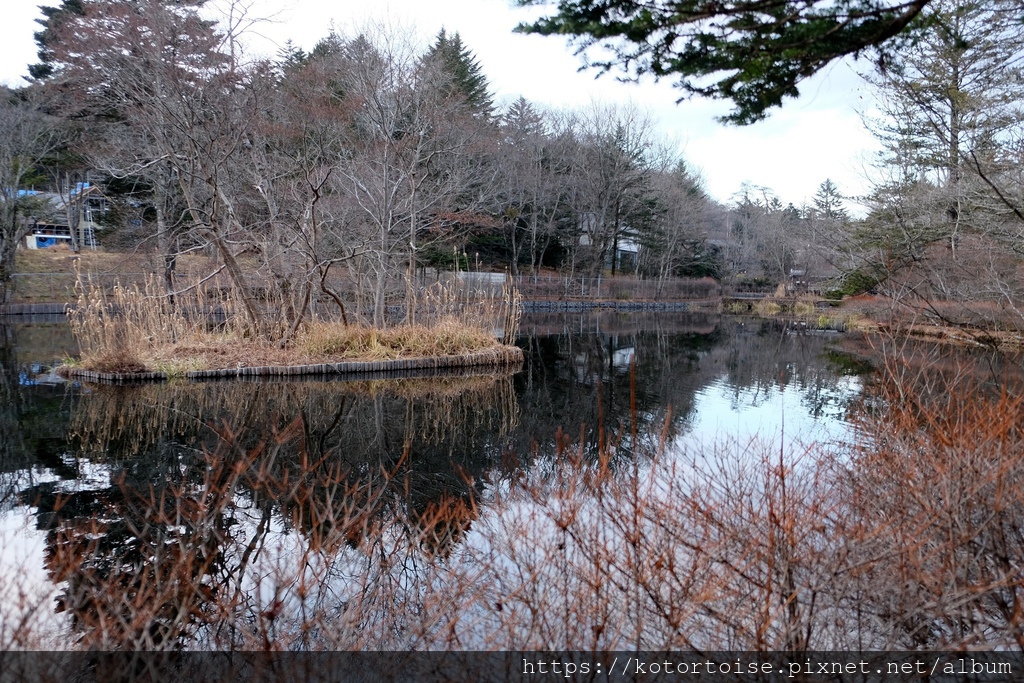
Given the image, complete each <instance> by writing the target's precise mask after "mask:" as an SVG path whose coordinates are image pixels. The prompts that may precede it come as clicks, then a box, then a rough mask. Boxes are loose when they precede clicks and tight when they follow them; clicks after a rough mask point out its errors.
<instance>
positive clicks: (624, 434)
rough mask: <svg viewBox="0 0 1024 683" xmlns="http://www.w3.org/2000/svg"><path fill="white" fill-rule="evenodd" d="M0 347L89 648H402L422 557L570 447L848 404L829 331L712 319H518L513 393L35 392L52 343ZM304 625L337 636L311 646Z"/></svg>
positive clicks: (591, 453)
mask: <svg viewBox="0 0 1024 683" xmlns="http://www.w3.org/2000/svg"><path fill="white" fill-rule="evenodd" d="M0 330H3V334H4V335H5V336H4V338H3V344H2V345H0V361H2V366H3V370H2V373H0V399H2V401H3V402H2V408H0V429H2V430H3V431H2V441H0V449H2V450H0V477H2V480H3V481H4V482H6V484H7V486H6V489H5V491H6V492H5V493H3V494H2V495H4V505H3V508H2V509H3V510H15V511H20V510H24V509H29V510H31V511H33V514H34V524H35V527H36V530H37V532H38V534H40V535H41V538H42V539H43V544H42V545H43V547H44V550H43V557H39V558H38V559H37V561H38V562H39V564H40V565H41V566H43V567H45V571H46V573H47V575H48V579H49V581H50V582H51V584H52V585H53V586H56V587H57V588H56V589H55V593H54V594H53V595H52V596H51V597H48V598H47V599H46V600H47V601H49V600H50V599H51V598H52V599H53V600H54V601H55V602H53V603H51V604H49V605H45V604H44V605H40V606H42V607H44V608H45V609H52V608H53V607H55V608H56V609H57V610H58V611H59V612H60V613H61V614H65V615H68V622H67V627H68V628H70V630H71V632H72V633H73V634H74V639H75V641H76V642H78V643H79V644H80V645H82V646H88V647H102V648H151V647H158V648H167V647H183V646H195V645H205V646H211V647H224V646H231V647H236V646H242V645H244V646H253V647H259V646H262V645H269V644H270V641H269V640H266V639H278V638H284V639H285V641H286V642H291V643H292V646H295V647H314V646H316V647H323V646H325V643H326V645H332V644H333V645H338V644H339V642H340V641H338V640H337V639H338V638H341V636H340V635H339V633H341V632H344V633H345V634H346V635H345V636H344V638H345V639H344V642H343V643H341V644H343V645H344V646H345V647H353V646H354V647H380V646H383V645H382V643H383V642H384V638H385V636H384V635H383V634H384V633H388V634H390V636H388V637H391V638H392V639H391V640H390V641H388V642H390V643H391V644H392V645H395V644H397V645H401V646H407V645H408V644H409V642H411V641H410V640H409V639H410V638H414V636H413V635H411V634H410V633H409V632H408V629H409V628H411V627H410V626H408V624H405V620H406V619H408V620H410V623H413V622H415V623H417V624H419V623H421V622H420V621H419V620H416V619H413V618H412V617H411V616H409V614H415V613H417V610H419V611H422V610H423V609H425V608H424V606H423V604H422V602H421V600H422V598H423V591H424V587H423V585H422V583H421V581H422V577H423V576H424V574H423V566H424V563H428V562H431V561H434V560H437V559H438V558H440V559H443V558H447V557H449V556H450V555H451V554H452V552H453V550H454V549H455V548H457V547H458V546H459V545H460V544H462V543H465V542H466V541H467V538H468V536H469V535H470V534H471V531H472V529H473V526H474V524H477V523H478V522H479V521H480V518H481V515H485V514H486V513H485V512H484V509H485V507H486V501H487V500H488V497H489V496H491V495H493V492H494V491H498V490H502V489H503V487H508V486H510V485H511V482H514V481H515V480H516V479H517V477H519V476H522V475H523V474H524V473H526V472H528V471H530V469H531V468H532V467H533V465H534V464H535V463H538V462H551V458H552V457H553V455H554V454H556V453H557V452H558V451H559V450H560V448H561V449H562V450H564V449H565V446H566V444H569V443H571V444H572V446H573V448H574V449H577V451H576V452H578V453H579V454H581V455H582V457H583V458H596V457H597V456H598V455H599V454H600V453H602V452H609V451H611V452H613V453H614V457H615V458H616V459H618V460H620V461H623V462H628V461H629V460H630V459H633V458H636V457H638V456H641V457H642V456H644V455H645V454H650V453H652V452H654V451H656V450H658V449H659V448H661V446H662V445H663V444H665V443H671V442H673V441H675V440H677V439H678V438H680V437H682V436H684V435H687V434H693V433H703V432H705V431H708V432H709V433H710V430H711V429H712V427H711V426H710V425H712V424H713V423H714V419H718V423H717V424H718V425H719V426H721V425H725V426H727V427H730V428H731V425H732V423H733V421H735V423H736V424H748V425H749V424H751V422H750V417H749V416H750V411H751V410H759V411H761V412H762V413H763V414H764V416H765V420H766V421H767V422H766V424H765V428H771V427H772V425H771V424H770V423H771V417H772V416H773V415H780V414H783V413H782V412H781V411H780V407H784V414H785V416H786V420H787V421H789V420H793V421H794V422H802V423H806V424H812V425H813V424H820V423H822V422H823V421H832V422H833V423H837V421H839V420H841V419H842V417H843V415H844V410H845V405H846V402H847V401H848V400H849V399H850V397H851V395H852V394H854V393H856V391H857V389H858V384H857V382H856V381H853V380H851V379H850V378H849V377H846V376H844V375H843V374H842V373H841V372H837V371H836V370H835V368H834V367H833V366H832V365H830V363H829V362H828V361H827V359H826V358H825V357H824V351H825V348H826V345H827V342H828V341H829V340H828V339H827V338H825V337H822V336H818V335H809V334H804V333H802V331H800V330H798V329H794V328H790V327H787V326H786V325H784V324H772V323H750V322H743V321H737V320H729V319H724V320H723V319H720V318H718V317H717V316H710V315H708V316H678V315H676V316H655V315H646V316H624V315H617V314H605V315H597V316H591V317H581V316H558V315H551V316H547V317H535V318H533V319H527V320H526V321H524V325H523V332H524V336H523V337H522V338H521V339H520V344H521V345H522V346H523V348H524V349H525V350H526V352H527V354H526V355H527V361H526V364H525V367H524V368H523V370H522V372H520V373H518V374H516V375H515V376H492V375H476V376H457V377H456V376H453V377H445V378H440V379H410V380H401V381H392V380H377V381H367V382H323V381H305V382H294V381H293V382H259V383H242V382H221V383H209V384H201V383H171V384H162V385H142V386H134V387H114V386H98V385H53V384H47V383H45V382H41V381H37V380H38V378H39V377H40V376H47V368H46V367H45V362H44V361H43V360H42V359H41V358H40V357H39V354H41V353H45V352H43V351H41V350H40V348H41V347H42V346H43V344H42V341H43V340H44V339H45V338H46V337H47V333H46V332H45V331H40V328H26V329H22V330H18V331H17V333H16V332H15V331H14V329H13V328H12V327H10V326H7V327H3V326H0ZM22 339H29V340H30V345H31V346H32V348H33V350H32V351H31V352H30V353H26V352H25V345H24V344H23V343H22V341H21V340H22ZM56 355H63V354H62V353H59V352H57V353H56ZM51 357H52V356H51ZM33 363H34V364H36V366H37V367H33V365H32V364H33ZM26 377H31V378H33V381H27V380H26ZM723 416H728V417H726V418H725V419H722V418H723ZM714 429H716V430H717V427H714ZM559 433H561V434H563V435H564V436H563V437H562V439H561V442H559V441H558V440H556V438H555V435H556V434H559ZM609 444H613V445H614V447H609ZM24 533H26V534H27V533H28V532H27V531H26V532H24ZM36 538H39V536H36ZM0 542H3V543H11V542H13V541H11V539H10V538H2V539H0ZM467 585H469V586H471V585H472V582H470V583H469V584H467ZM467 590H469V588H467ZM403 601H404V604H405V607H406V608H408V610H411V612H410V613H409V614H406V616H404V617H403V616H401V615H402V614H403V613H402V611H401V609H399V608H398V607H396V605H398V606H401V605H402V604H403ZM0 605H6V606H5V607H4V612H6V614H2V613H0V620H2V619H4V618H10V617H11V615H12V613H13V612H14V611H16V610H15V609H14V608H13V607H11V605H10V603H4V602H2V596H0ZM445 609H456V607H455V606H449V607H447V608H445ZM312 612H315V613H317V614H318V615H320V617H319V618H324V615H330V617H331V619H333V620H335V622H336V623H334V626H333V627H332V629H333V630H332V631H331V633H330V634H326V635H323V638H326V639H327V641H323V640H321V641H318V642H317V643H316V644H315V645H314V644H312V643H310V642H307V641H306V640H305V639H309V638H312V637H313V636H312V635H311V634H314V633H315V632H316V629H312V630H311V629H309V628H306V627H305V626H303V619H304V618H305V617H303V615H304V614H309V613H312ZM338 624H342V626H339V625H338ZM416 628H422V627H421V626H417V627H416ZM338 629H340V631H339V630H338ZM396 634H400V637H397V636H396ZM396 637H397V640H396V639H395V638H396ZM416 637H426V635H425V634H423V633H418V635H416ZM291 638H294V639H296V640H295V641H294V642H292V641H290V640H289V639H291ZM332 638H333V639H335V640H333V641H332V640H330V639H332ZM260 639H265V640H266V642H262V641H261V640H260ZM275 642H276V640H275ZM0 645H4V644H3V643H0ZM276 646H278V645H275V647H276Z"/></svg>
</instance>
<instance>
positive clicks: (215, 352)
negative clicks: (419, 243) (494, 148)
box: [69, 274, 522, 373]
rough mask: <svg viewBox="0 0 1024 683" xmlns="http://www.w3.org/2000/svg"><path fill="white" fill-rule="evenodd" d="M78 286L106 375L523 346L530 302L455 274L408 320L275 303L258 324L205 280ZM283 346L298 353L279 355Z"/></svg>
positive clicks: (94, 359) (428, 293) (82, 331)
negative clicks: (308, 311)
mask: <svg viewBox="0 0 1024 683" xmlns="http://www.w3.org/2000/svg"><path fill="white" fill-rule="evenodd" d="M76 288H77V292H78V300H77V303H76V305H75V306H74V307H73V309H71V310H70V313H69V319H70V320H71V325H72V330H73V332H74V335H75V337H76V339H77V340H78V343H79V349H80V352H81V361H80V362H81V365H82V366H83V367H85V368H87V369H90V370H97V371H101V372H133V371H141V370H147V369H148V370H154V369H160V370H165V371H169V372H172V373H173V372H175V371H177V370H180V369H204V368H206V367H207V366H208V365H209V366H211V367H234V366H236V365H288V364H296V363H298V364H303V363H313V362H322V361H323V360H325V359H331V360H347V359H360V360H381V359H391V358H408V357H414V356H418V357H423V356H445V355H459V354H465V353H472V352H474V351H479V350H481V349H486V348H489V347H494V346H495V345H496V344H497V343H498V342H497V340H501V341H504V342H505V343H507V344H511V343H512V342H514V340H515V337H516V334H517V333H518V327H519V318H520V315H521V308H522V307H521V297H520V296H519V294H518V292H517V291H516V290H515V288H514V287H512V286H511V284H509V283H507V282H506V283H505V284H504V286H502V287H490V288H489V287H482V286H472V285H470V284H466V283H464V282H462V281H460V280H459V279H458V278H452V279H451V280H450V281H447V282H439V283H436V284H434V285H432V286H430V287H427V288H426V289H425V290H424V291H423V292H421V293H420V294H419V296H418V297H417V298H416V301H410V303H409V315H408V316H407V320H406V321H405V323H404V324H402V325H398V326H394V327H385V328H376V327H370V326H364V325H352V326H349V325H347V324H342V323H336V322H332V321H330V320H305V321H304V322H303V321H301V320H292V321H291V322H287V318H288V316H283V315H278V313H280V311H279V310H278V309H281V310H288V311H292V314H293V317H294V307H292V308H289V307H288V306H285V305H283V304H280V305H279V304H275V303H274V302H271V301H269V300H268V301H265V302H264V303H265V306H264V308H265V311H264V312H265V315H266V320H264V321H263V322H262V323H261V325H260V329H254V328H253V326H252V324H251V320H249V317H251V316H250V315H249V314H243V312H242V311H243V307H242V306H241V305H240V304H239V302H238V301H237V297H236V296H234V295H233V294H231V293H230V291H231V290H227V291H226V292H222V291H221V290H219V289H212V288H209V287H207V286H206V285H205V284H202V283H200V284H197V285H195V286H192V287H188V288H186V289H184V290H182V291H180V292H176V293H174V295H173V296H170V295H168V294H167V293H165V292H164V291H162V289H161V285H160V283H159V282H158V281H157V280H156V279H155V278H149V279H147V280H146V282H145V285H144V286H142V287H140V286H138V285H131V286H121V285H116V286H114V287H113V288H106V287H103V286H102V285H100V284H98V283H96V282H93V281H92V280H90V279H89V278H88V276H84V275H82V274H79V277H78V283H77V287H76ZM268 296H269V295H268ZM286 323H287V324H286ZM300 323H301V324H300ZM272 342H277V343H276V344H275V343H272ZM280 347H287V348H294V349H298V351H299V354H298V356H296V357H289V356H288V354H283V353H279V352H277V351H275V349H278V350H279V348H280ZM190 363H191V365H189V364H190ZM218 363H220V365H217V364H218ZM211 364H212V365H211ZM179 366H181V367H179Z"/></svg>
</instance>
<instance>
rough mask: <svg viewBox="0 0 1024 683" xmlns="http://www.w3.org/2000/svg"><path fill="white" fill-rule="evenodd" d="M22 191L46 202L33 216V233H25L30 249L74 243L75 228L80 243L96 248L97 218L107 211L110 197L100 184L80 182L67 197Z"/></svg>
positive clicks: (26, 245)
mask: <svg viewBox="0 0 1024 683" xmlns="http://www.w3.org/2000/svg"><path fill="white" fill-rule="evenodd" d="M19 194H20V195H21V196H31V197H36V198H38V199H39V200H41V204H42V206H41V208H40V209H39V213H38V215H37V216H34V217H33V219H32V227H31V230H30V231H29V234H28V235H26V236H25V247H26V248H27V249H47V248H49V247H55V246H58V245H61V244H67V245H70V244H71V236H72V230H74V231H75V234H77V236H78V244H79V245H80V246H82V247H91V248H93V249H95V248H96V246H97V241H96V230H97V229H98V227H99V225H98V223H97V219H98V218H99V215H100V214H102V213H104V212H105V211H106V210H107V200H106V197H104V196H103V193H102V192H100V189H99V188H98V187H96V186H95V185H92V184H91V183H88V182H85V183H77V184H76V185H75V186H74V187H72V188H71V190H70V191H69V192H68V194H67V196H66V197H65V196H62V195H61V194H60V193H57V192H41V191H37V190H20V191H19ZM69 208H70V209H71V210H70V211H69V210H68V209H69ZM69 216H70V221H69ZM69 222H70V223H72V224H73V225H72V224H69Z"/></svg>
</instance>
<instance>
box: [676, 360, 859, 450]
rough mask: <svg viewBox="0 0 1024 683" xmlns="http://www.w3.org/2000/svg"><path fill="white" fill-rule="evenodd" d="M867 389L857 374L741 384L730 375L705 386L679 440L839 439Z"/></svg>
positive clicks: (803, 442) (688, 442)
mask: <svg viewBox="0 0 1024 683" xmlns="http://www.w3.org/2000/svg"><path fill="white" fill-rule="evenodd" d="M860 391H861V381H860V379H859V378H857V377H842V378H838V379H837V380H836V383H835V384H834V386H831V387H815V388H810V387H806V386H805V387H801V386H799V385H797V384H796V383H790V384H786V385H779V384H773V385H769V386H764V385H762V386H751V387H746V388H739V387H736V386H735V385H734V384H732V383H730V382H729V381H728V380H727V379H726V378H725V377H722V378H719V379H717V380H715V381H714V382H711V383H710V384H708V385H706V386H704V387H703V388H701V389H699V390H698V391H697V392H696V394H695V397H694V408H693V411H692V412H691V413H690V415H688V416H687V419H686V422H685V425H686V426H685V428H684V432H685V433H684V435H683V436H682V437H680V439H679V445H685V444H702V443H703V444H710V443H714V442H716V441H721V440H722V439H728V440H730V441H733V442H735V443H746V442H749V441H750V440H751V439H753V438H755V437H758V438H761V439H768V440H771V441H773V442H777V440H778V439H779V437H780V436H782V437H783V438H784V440H785V442H786V443H787V444H792V443H797V442H798V443H802V444H805V445H806V444H809V443H811V442H817V443H836V442H838V441H842V440H843V439H844V438H845V437H846V435H847V434H848V433H849V425H848V424H847V422H846V421H845V411H846V404H847V402H848V401H849V400H850V399H851V398H853V397H854V396H856V395H858V394H859V393H860Z"/></svg>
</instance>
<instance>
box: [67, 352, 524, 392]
mask: <svg viewBox="0 0 1024 683" xmlns="http://www.w3.org/2000/svg"><path fill="white" fill-rule="evenodd" d="M524 358H525V356H524V354H523V350H522V349H520V348H519V347H518V346H505V345H502V346H497V347H494V348H489V349H483V350H481V351H475V352H473V353H465V354H459V355H451V356H421V357H415V358H395V359H391V360H375V361H340V362H336V363H330V362H328V363H313V364H303V365H254V366H248V365H245V366H239V367H234V368H215V369H212V370H190V371H187V372H183V373H167V372H164V371H148V372H98V371H96V370H88V369H85V368H75V367H68V366H63V367H62V368H61V369H60V370H59V371H58V374H60V375H61V376H63V377H66V378H68V379H79V380H84V381H87V382H99V383H104V384H133V383H139V382H166V381H168V380H171V379H179V378H180V379H184V380H188V381H205V380H216V379H244V378H267V379H269V378H278V379H280V378H293V377H313V376H322V377H332V378H350V379H384V378H385V377H378V375H390V376H393V377H395V378H404V377H411V376H420V377H423V376H429V375H430V374H431V372H432V371H436V370H453V369H454V370H457V369H466V368H485V367H486V368H508V367H512V366H516V367H519V366H522V364H523V361H524Z"/></svg>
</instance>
